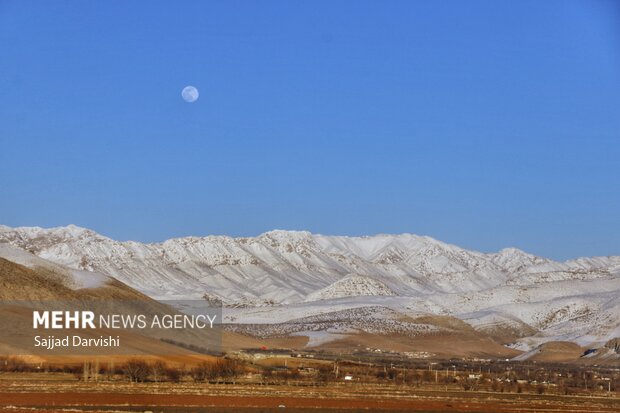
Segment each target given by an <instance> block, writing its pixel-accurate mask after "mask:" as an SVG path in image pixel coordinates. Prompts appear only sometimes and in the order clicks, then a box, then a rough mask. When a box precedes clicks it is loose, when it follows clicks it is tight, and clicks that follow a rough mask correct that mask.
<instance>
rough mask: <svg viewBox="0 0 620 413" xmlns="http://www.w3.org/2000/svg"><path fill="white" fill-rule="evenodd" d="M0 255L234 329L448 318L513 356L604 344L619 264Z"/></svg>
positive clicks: (199, 245) (310, 249) (323, 256)
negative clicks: (376, 313)
mask: <svg viewBox="0 0 620 413" xmlns="http://www.w3.org/2000/svg"><path fill="white" fill-rule="evenodd" d="M2 245H5V248H7V247H6V246H7V245H10V246H11V247H10V248H14V249H15V248H19V249H20V250H22V251H28V252H29V253H32V254H34V255H36V256H38V257H40V258H44V259H46V260H48V261H51V262H53V263H56V264H59V265H62V266H66V267H69V268H71V269H72V270H73V271H75V274H82V278H81V279H82V280H84V279H89V280H91V279H94V278H92V277H84V274H86V275H88V274H92V273H91V272H96V273H99V274H101V276H103V277H106V276H109V277H114V278H116V279H118V280H120V281H122V282H124V283H126V284H128V285H130V286H132V287H133V288H136V289H137V290H139V291H141V292H143V293H144V294H146V295H148V296H150V297H153V298H156V299H173V298H189V299H200V298H202V297H207V298H209V299H221V300H222V301H223V302H224V303H225V304H226V305H228V306H229V307H231V309H230V311H229V312H228V317H229V321H232V322H235V323H245V322H251V323H256V322H258V323H264V322H265V323H270V322H275V321H274V320H275V319H278V320H280V321H279V322H284V321H287V320H292V319H299V318H302V317H311V316H315V315H319V314H326V313H328V312H330V311H341V310H346V309H351V308H362V307H364V306H369V307H371V308H374V307H373V306H375V307H376V306H382V307H385V308H390V309H393V310H394V311H397V312H399V313H402V314H404V315H405V316H420V315H424V314H431V315H440V316H450V317H456V318H459V319H461V320H464V321H466V322H467V323H468V324H470V325H471V326H472V327H473V328H474V329H476V330H477V331H479V332H481V333H484V334H488V335H490V336H492V337H495V338H497V339H498V340H500V341H504V342H509V341H510V342H512V341H514V342H512V346H513V347H515V348H521V349H528V348H532V347H533V346H538V345H540V344H541V343H544V342H546V341H552V340H568V341H574V342H578V343H579V344H580V345H585V344H588V343H593V342H595V343H604V342H605V341H607V340H610V339H613V338H615V337H616V336H617V335H618V328H619V327H618V325H619V324H620V314H619V311H618V310H619V308H618V306H617V304H616V303H617V302H620V293H619V291H620V257H594V258H581V259H577V260H572V261H567V262H556V261H553V260H549V259H546V258H542V257H537V256H534V255H531V254H528V253H525V252H523V251H520V250H518V249H515V248H506V249H504V250H501V251H499V252H497V253H492V254H485V253H480V252H476V251H470V250H466V249H462V248H459V247H457V246H454V245H450V244H446V243H443V242H440V241H437V240H434V239H432V238H430V237H425V236H417V235H412V234H401V235H376V236H370V237H345V236H324V235H315V234H311V233H309V232H303V231H271V232H267V233H265V234H262V235H259V236H257V237H252V238H231V237H226V236H207V237H186V238H177V239H171V240H167V241H164V242H162V243H152V244H143V243H139V242H133V241H126V242H120V241H115V240H112V239H110V238H107V237H104V236H102V235H100V234H97V233H95V232H93V231H91V230H88V229H84V228H79V227H75V226H68V227H59V228H50V229H43V228H38V227H24V228H9V227H5V226H0V246H2ZM80 271H81V272H82V273H80ZM84 271H87V273H83V272H84ZM74 278H75V279H74V282H78V281H79V277H77V276H75V275H74ZM76 280H78V281H76ZM82 282H83V281H82ZM232 307H236V309H232ZM261 307H262V308H261Z"/></svg>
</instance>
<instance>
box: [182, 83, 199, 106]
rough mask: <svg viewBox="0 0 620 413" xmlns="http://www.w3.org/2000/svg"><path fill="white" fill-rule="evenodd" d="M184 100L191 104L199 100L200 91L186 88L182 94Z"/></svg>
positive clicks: (189, 87) (191, 87)
mask: <svg viewBox="0 0 620 413" xmlns="http://www.w3.org/2000/svg"><path fill="white" fill-rule="evenodd" d="M181 96H182V97H183V100H184V101H186V102H189V103H193V102H195V101H197V100H198V96H199V95H198V89H196V88H195V87H194V86H185V87H184V88H183V91H182V92H181Z"/></svg>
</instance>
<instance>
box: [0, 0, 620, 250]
mask: <svg viewBox="0 0 620 413" xmlns="http://www.w3.org/2000/svg"><path fill="white" fill-rule="evenodd" d="M186 85H194V86H196V87H197V88H198V89H199V90H200V99H199V100H198V101H197V102H195V103H193V104H190V103H185V102H184V101H183V100H182V99H181V90H182V89H183V87H184V86H186ZM0 145H1V146H0V223H3V224H5V225H10V226H18V225H37V226H57V225H66V224H69V223H73V224H76V225H80V226H85V227H89V228H92V229H94V230H96V231H98V232H101V233H103V234H105V235H108V236H110V237H112V238H116V239H134V240H140V241H158V240H163V239H166V238H170V237H176V236H183V235H207V234H229V235H234V236H237V235H256V234H259V233H261V232H264V231H267V230H270V229H274V228H278V229H305V230H310V231H312V232H319V233H324V234H345V235H361V234H375V233H402V232H412V233H417V234H425V235H430V236H433V237H435V238H438V239H441V240H443V241H447V242H451V243H455V244H458V245H461V246H464V247H468V248H473V249H477V250H482V251H493V250H498V249H500V248H503V247H506V246H515V247H519V248H522V249H525V250H527V251H529V252H533V253H536V254H541V255H545V256H549V257H552V258H556V259H566V258H572V257H576V256H584V255H611V254H620V6H619V4H618V3H617V2H614V1H597V0H592V1H585V0H582V1H570V0H558V1H553V0H551V1H544V2H541V1H467V2H463V1H435V0H434V1H402V2H399V1H385V2H384V1H372V2H364V1H324V2H323V1H311V2H310V1H308V2H302V1H281V2H278V1H260V2H258V1H218V2H215V1H193V2H192V1H184V2H172V1H169V2H153V1H150V2H124V1H106V2H81V1H58V2H48V1H39V2H37V1H28V2H24V1H16V0H15V1H2V0H0Z"/></svg>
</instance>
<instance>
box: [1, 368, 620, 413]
mask: <svg viewBox="0 0 620 413" xmlns="http://www.w3.org/2000/svg"><path fill="white" fill-rule="evenodd" d="M619 409H620V399H619V398H617V396H616V395H615V394H614V393H611V394H609V395H605V393H601V394H597V395H593V394H590V395H569V396H565V395H546V394H543V395H540V394H529V393H528V394H525V393H524V394H514V393H492V392H486V391H463V390H462V389H459V388H458V387H455V386H447V387H445V388H444V386H441V387H422V388H412V387H410V386H403V385H394V384H378V383H373V384H369V383H345V382H338V383H327V384H323V385H308V384H306V385H299V384H298V385H287V384H282V385H261V384H258V383H237V384H232V383H228V384H214V383H195V382H191V381H184V382H181V383H128V382H126V381H115V382H95V383H93V382H90V383H85V382H83V381H78V380H76V378H75V377H74V376H73V375H71V374H67V373H2V374H0V411H1V412H67V411H72V412H125V411H127V412H129V411H132V412H134V411H141V412H144V411H153V412H170V413H172V412H233V411H234V412H268V411H282V410H285V411H294V412H306V411H308V412H322V411H326V412H328V411H341V410H346V411H350V412H357V411H360V412H361V411H383V412H391V411H394V412H395V411H417V412H447V411H457V412H575V413H577V412H584V413H585V412H587V413H597V412H617V411H618V410H619Z"/></svg>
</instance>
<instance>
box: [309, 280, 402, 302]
mask: <svg viewBox="0 0 620 413" xmlns="http://www.w3.org/2000/svg"><path fill="white" fill-rule="evenodd" d="M365 295H370V296H381V295H396V294H394V292H393V291H392V290H390V288H389V287H388V286H387V285H385V284H384V283H382V282H381V281H377V280H375V279H373V278H370V277H363V276H361V275H355V274H351V275H349V276H347V277H345V278H342V279H340V280H338V281H336V282H335V283H333V284H330V285H329V286H327V287H325V288H322V289H320V290H318V291H315V292H313V293H311V294H308V297H307V298H306V301H319V300H329V299H332V298H342V297H361V296H365Z"/></svg>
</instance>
